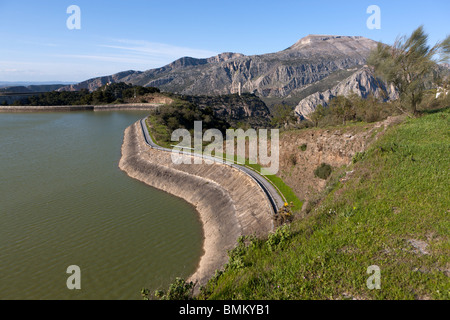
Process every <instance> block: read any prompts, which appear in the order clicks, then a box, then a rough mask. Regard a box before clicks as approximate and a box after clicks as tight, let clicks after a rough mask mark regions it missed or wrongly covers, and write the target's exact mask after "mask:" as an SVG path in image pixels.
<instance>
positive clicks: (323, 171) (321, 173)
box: [314, 163, 332, 180]
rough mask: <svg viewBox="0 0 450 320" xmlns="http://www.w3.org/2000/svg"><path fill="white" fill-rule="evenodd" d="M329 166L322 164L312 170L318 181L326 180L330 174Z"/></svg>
mask: <svg viewBox="0 0 450 320" xmlns="http://www.w3.org/2000/svg"><path fill="white" fill-rule="evenodd" d="M331 171H332V169H331V166H330V165H329V164H326V163H322V164H321V165H320V166H319V167H317V168H316V170H314V175H315V176H316V177H318V178H320V179H323V180H326V179H328V177H329V176H330V174H331Z"/></svg>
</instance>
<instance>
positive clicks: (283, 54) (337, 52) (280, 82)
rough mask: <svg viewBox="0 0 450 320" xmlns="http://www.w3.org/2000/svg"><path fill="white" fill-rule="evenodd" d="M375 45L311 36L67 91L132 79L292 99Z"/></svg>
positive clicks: (166, 87) (197, 91)
mask: <svg viewBox="0 0 450 320" xmlns="http://www.w3.org/2000/svg"><path fill="white" fill-rule="evenodd" d="M376 44H377V43H376V42H375V41H373V40H370V39H366V38H363V37H351V36H350V37H346V36H321V35H319V36H317V35H310V36H307V37H305V38H303V39H301V40H300V41H298V42H297V43H295V44H294V45H293V46H291V47H289V48H287V49H285V50H283V51H279V52H276V53H270V54H263V55H253V56H245V55H242V54H238V53H223V54H220V55H218V56H215V57H211V58H208V59H195V58H189V57H184V58H181V59H178V60H176V61H174V62H172V63H170V64H168V65H166V66H164V67H161V68H157V69H151V70H147V71H144V72H138V71H127V72H122V73H118V74H115V75H112V76H107V77H101V78H95V79H91V80H88V81H85V82H82V83H80V84H77V85H73V86H68V87H65V88H64V90H79V89H83V88H85V89H89V90H94V89H96V88H99V87H100V86H102V85H104V84H106V83H107V82H128V83H132V84H135V85H142V86H153V87H158V88H160V89H161V90H163V91H169V92H173V93H178V94H184V95H224V94H230V93H237V92H238V88H239V86H241V90H242V92H250V93H254V92H256V93H257V94H258V96H260V97H261V98H263V99H264V98H273V99H277V98H279V99H282V98H285V97H288V96H291V98H292V97H295V96H296V95H297V94H300V93H299V91H301V89H302V88H304V87H305V86H308V85H311V84H314V83H316V82H318V81H320V80H323V79H324V78H326V77H328V76H329V75H331V74H333V73H336V72H337V71H339V70H346V69H349V68H354V67H356V66H361V65H363V64H364V63H365V61H366V58H367V56H368V54H369V52H370V50H371V49H372V48H374V47H376ZM299 100H300V99H298V100H297V101H299Z"/></svg>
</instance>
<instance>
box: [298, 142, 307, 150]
mask: <svg viewBox="0 0 450 320" xmlns="http://www.w3.org/2000/svg"><path fill="white" fill-rule="evenodd" d="M307 147H308V145H307V144H306V143H304V144H302V145H301V146H300V147H299V149H300V150H302V151H306V148H307Z"/></svg>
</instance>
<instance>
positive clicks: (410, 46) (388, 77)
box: [367, 26, 450, 114]
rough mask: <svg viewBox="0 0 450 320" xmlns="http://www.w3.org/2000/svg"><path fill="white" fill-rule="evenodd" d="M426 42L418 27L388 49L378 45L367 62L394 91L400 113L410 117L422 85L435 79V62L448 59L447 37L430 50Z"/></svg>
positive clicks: (417, 103) (448, 45)
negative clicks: (408, 114)
mask: <svg viewBox="0 0 450 320" xmlns="http://www.w3.org/2000/svg"><path fill="white" fill-rule="evenodd" d="M427 43H428V35H427V34H426V33H425V31H424V28H423V26H420V27H419V28H417V29H416V30H415V31H414V32H413V33H412V34H411V35H410V36H409V37H408V38H407V37H405V36H403V37H400V38H397V40H396V41H395V43H394V44H393V45H392V46H389V45H385V44H382V43H379V44H378V46H377V48H376V49H375V50H373V51H372V52H371V55H370V56H369V59H368V61H367V63H368V64H369V65H370V66H372V67H373V68H374V70H375V72H376V73H377V74H378V75H379V76H380V77H381V78H383V79H384V80H385V81H387V82H388V83H392V84H393V85H394V86H395V88H396V89H397V90H398V93H399V95H400V101H401V108H402V111H404V112H406V109H409V110H410V111H411V112H412V113H413V114H416V113H417V106H418V105H419V103H420V102H421V101H422V98H423V95H424V92H425V89H426V88H425V84H426V83H427V81H433V80H435V79H433V78H434V77H435V75H434V73H433V69H434V68H435V66H436V62H438V61H445V60H448V58H449V54H450V36H447V38H446V39H445V40H444V41H442V42H438V43H437V44H435V45H434V46H433V47H430V46H429V45H428V44H427ZM437 56H439V57H440V59H437V58H436V57H437Z"/></svg>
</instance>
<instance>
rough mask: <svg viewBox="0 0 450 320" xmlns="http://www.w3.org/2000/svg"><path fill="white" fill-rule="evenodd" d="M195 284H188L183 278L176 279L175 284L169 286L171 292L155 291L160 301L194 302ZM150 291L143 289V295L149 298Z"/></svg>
mask: <svg viewBox="0 0 450 320" xmlns="http://www.w3.org/2000/svg"><path fill="white" fill-rule="evenodd" d="M194 287H195V283H193V282H192V281H191V282H187V281H185V280H184V279H182V278H176V279H175V282H174V283H172V284H171V285H170V286H169V290H167V292H166V291H164V290H157V291H155V297H156V298H158V299H160V300H192V299H193V294H194ZM148 293H149V291H148V290H147V289H143V290H142V291H141V294H142V295H143V296H148Z"/></svg>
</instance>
